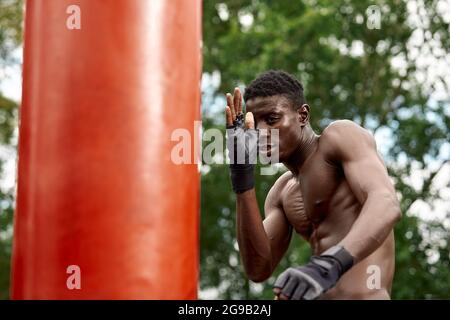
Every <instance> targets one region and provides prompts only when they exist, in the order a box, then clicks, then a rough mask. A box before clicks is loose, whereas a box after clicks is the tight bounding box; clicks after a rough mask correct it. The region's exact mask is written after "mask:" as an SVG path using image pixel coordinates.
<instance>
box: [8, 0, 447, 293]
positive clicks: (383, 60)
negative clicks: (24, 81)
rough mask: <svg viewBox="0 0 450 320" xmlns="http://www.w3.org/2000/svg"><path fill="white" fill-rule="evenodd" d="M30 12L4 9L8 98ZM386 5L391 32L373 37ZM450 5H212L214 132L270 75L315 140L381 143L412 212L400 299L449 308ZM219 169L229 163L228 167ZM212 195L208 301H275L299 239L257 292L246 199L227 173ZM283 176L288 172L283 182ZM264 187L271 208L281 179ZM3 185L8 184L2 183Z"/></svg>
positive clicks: (209, 82) (12, 108)
mask: <svg viewBox="0 0 450 320" xmlns="http://www.w3.org/2000/svg"><path fill="white" fill-rule="evenodd" d="M22 5H23V4H22V1H21V0H0V88H3V87H2V86H1V85H2V83H5V82H7V81H8V79H7V78H6V75H7V72H5V71H4V70H7V69H8V68H11V67H12V66H17V65H19V66H20V63H21V62H20V60H19V61H18V60H17V59H15V55H14V54H13V53H14V52H15V51H17V50H20V49H21V47H22V39H21V35H22ZM371 5H376V6H377V7H376V8H377V9H378V10H379V12H380V17H381V20H380V28H379V29H373V28H369V25H368V21H367V20H368V12H367V9H368V7H369V6H371ZM449 22H450V4H449V3H448V1H444V0H430V1H428V0H411V1H406V0H405V1H402V0H383V1H381V0H379V1H366V0H358V1H356V0H355V1H348V0H322V1H320V0H308V1H298V0H290V1H282V0H251V1H250V0H229V1H216V0H205V1H204V2H203V47H202V49H203V63H204V66H203V68H204V69H203V70H204V73H203V80H202V96H203V102H202V115H203V129H204V130H205V129H208V128H218V129H220V130H224V117H223V108H224V103H225V100H224V97H223V94H224V93H225V92H228V91H231V90H232V88H234V87H235V86H241V87H242V88H244V87H245V85H246V84H248V83H249V81H251V80H252V79H253V78H255V77H256V75H257V74H258V73H260V72H263V71H265V70H268V69H284V70H286V71H288V72H290V73H292V74H294V75H296V76H297V77H298V79H300V80H301V81H302V82H303V85H304V87H305V94H306V99H307V101H308V102H309V104H310V105H311V108H312V119H311V121H312V126H313V128H314V129H315V130H316V132H318V133H320V132H321V130H322V129H323V128H324V127H325V126H326V125H327V124H328V123H330V122H331V121H332V120H335V119H352V120H353V121H355V122H357V123H359V124H360V125H362V126H364V127H366V128H367V129H369V130H370V131H371V132H373V133H374V135H375V137H376V139H377V143H378V147H379V151H380V153H381V154H382V156H383V158H384V159H385V162H386V165H387V166H388V170H389V173H390V175H391V177H392V179H393V182H394V183H395V186H396V190H397V191H398V195H399V198H400V200H401V207H402V210H403V219H402V220H401V221H400V222H399V223H398V224H397V226H396V230H395V232H396V273H395V278H394V284H393V290H392V298H394V299H436V298H440V299H450V272H449V269H450V261H449V260H450V246H449V240H450V205H449V204H450V163H449V160H450V145H449V140H450V139H449V137H450V133H449V132H450V131H449V127H450V100H449V94H450V90H449V86H450V68H449V66H450V54H449V49H450V30H449ZM4 91H7V90H0V142H1V144H2V145H1V147H2V149H0V151H1V152H0V159H2V162H0V165H1V168H0V169H1V170H2V171H1V172H2V173H3V172H4V171H5V170H4V162H5V161H6V160H5V159H6V158H7V156H5V155H4V154H8V155H9V153H8V152H3V151H2V150H9V149H10V148H15V147H16V141H17V137H16V136H17V134H16V132H17V129H16V128H17V108H18V102H17V101H15V100H13V99H10V98H7V97H6V96H7V92H4ZM218 156H219V157H220V156H221V155H218ZM201 170H202V193H201V230H200V232H201V257H200V258H201V261H200V262H201V273H200V289H201V291H200V297H201V298H217V299H223V298H228V299H229V298H231V299H252V298H258V299H259V298H268V299H271V298H272V295H271V285H272V284H273V281H274V279H275V276H276V275H277V274H278V273H279V272H281V271H282V270H284V269H285V268H287V267H289V266H292V265H297V264H301V263H304V262H306V261H307V259H308V257H309V255H310V250H309V247H308V245H307V244H306V243H305V242H304V241H301V240H300V239H299V238H298V237H294V239H293V240H292V243H291V246H290V249H289V251H288V253H287V255H286V257H285V258H284V259H283V260H282V262H281V263H280V266H279V267H278V268H277V270H276V272H275V273H274V275H273V277H271V278H270V279H269V280H268V281H266V282H265V283H262V284H255V283H252V282H251V281H248V280H247V279H246V277H245V275H244V273H243V270H242V267H241V264H240V262H239V252H238V247H237V243H236V231H235V214H236V213H235V197H234V195H233V193H232V192H231V186H230V182H229V178H228V170H227V167H226V166H224V165H206V164H204V165H203V166H202V168H201ZM282 172H283V168H279V174H281V173H282ZM279 174H277V175H274V176H259V175H258V176H257V194H258V201H259V204H260V208H262V207H263V203H264V198H265V195H266V193H267V191H268V190H269V188H270V186H271V185H272V184H273V182H274V181H275V180H276V178H277V177H278V176H279ZM3 176H4V174H3ZM0 208H1V212H0V299H6V298H8V287H9V273H10V266H9V263H10V254H11V239H12V219H13V211H14V188H4V187H2V188H0Z"/></svg>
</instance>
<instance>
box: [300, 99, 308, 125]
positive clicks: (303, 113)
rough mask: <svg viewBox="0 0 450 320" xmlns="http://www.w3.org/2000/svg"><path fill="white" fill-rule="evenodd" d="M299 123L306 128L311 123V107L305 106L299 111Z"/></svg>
mask: <svg viewBox="0 0 450 320" xmlns="http://www.w3.org/2000/svg"><path fill="white" fill-rule="evenodd" d="M297 115H298V121H299V122H300V125H301V126H305V125H306V124H307V123H308V122H309V105H307V104H306V103H305V104H303V105H302V106H301V107H300V108H298V110H297Z"/></svg>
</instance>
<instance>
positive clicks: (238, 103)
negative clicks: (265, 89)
mask: <svg viewBox="0 0 450 320" xmlns="http://www.w3.org/2000/svg"><path fill="white" fill-rule="evenodd" d="M233 102H234V110H236V114H240V113H242V96H241V90H240V89H239V88H238V87H236V88H234V101H233Z"/></svg>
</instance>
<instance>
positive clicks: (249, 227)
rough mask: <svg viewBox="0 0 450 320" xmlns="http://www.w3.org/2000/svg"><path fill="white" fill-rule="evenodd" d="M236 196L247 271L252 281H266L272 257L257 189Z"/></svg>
mask: <svg viewBox="0 0 450 320" xmlns="http://www.w3.org/2000/svg"><path fill="white" fill-rule="evenodd" d="M236 197H237V200H236V202H237V203H236V204H237V219H236V220H237V239H238V243H239V251H240V254H241V258H242V261H243V264H244V268H245V272H246V273H247V276H248V277H249V278H250V280H252V281H255V282H260V281H264V280H265V279H267V278H268V277H269V276H270V274H271V273H272V257H271V249H270V241H269V238H268V237H267V234H266V232H265V229H264V225H263V222H262V218H261V215H260V211H259V207H258V202H257V200H256V194H255V189H251V190H248V191H246V192H244V193H240V194H237V196H236Z"/></svg>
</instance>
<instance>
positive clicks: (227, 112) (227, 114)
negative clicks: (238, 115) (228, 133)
mask: <svg viewBox="0 0 450 320" xmlns="http://www.w3.org/2000/svg"><path fill="white" fill-rule="evenodd" d="M225 118H226V119H227V126H232V125H233V116H232V115H231V109H230V107H229V106H227V107H226V108H225Z"/></svg>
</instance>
